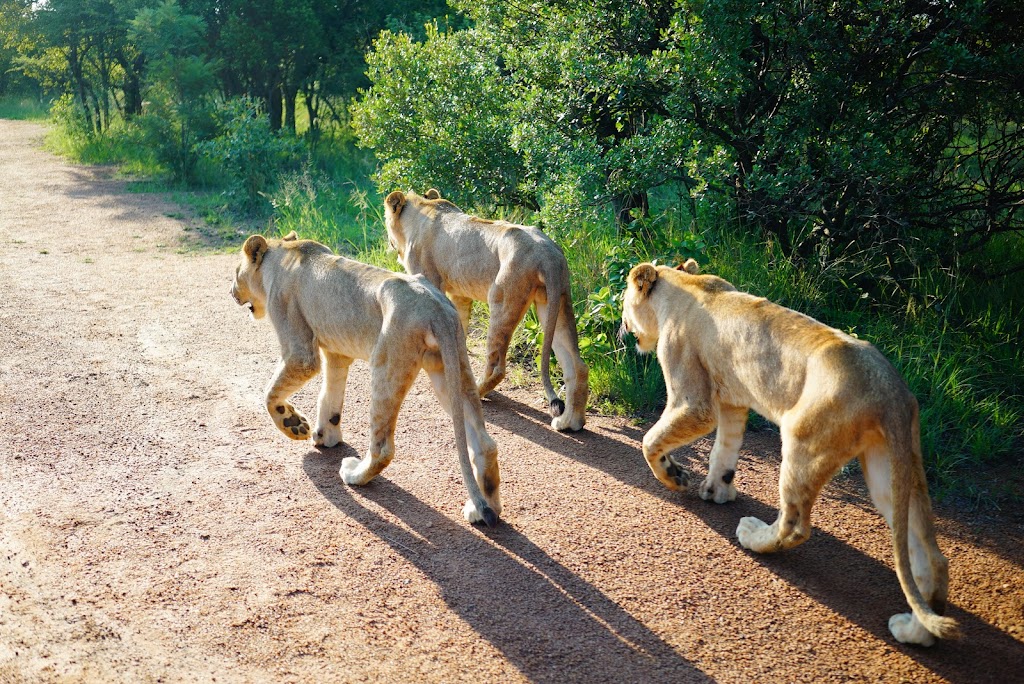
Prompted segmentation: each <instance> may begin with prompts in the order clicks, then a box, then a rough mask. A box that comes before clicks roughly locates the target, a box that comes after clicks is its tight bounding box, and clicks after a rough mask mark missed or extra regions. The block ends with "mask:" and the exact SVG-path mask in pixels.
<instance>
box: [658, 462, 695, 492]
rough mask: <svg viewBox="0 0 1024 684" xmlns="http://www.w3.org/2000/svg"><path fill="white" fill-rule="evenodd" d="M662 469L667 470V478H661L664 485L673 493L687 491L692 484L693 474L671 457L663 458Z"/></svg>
mask: <svg viewBox="0 0 1024 684" xmlns="http://www.w3.org/2000/svg"><path fill="white" fill-rule="evenodd" d="M661 467H662V468H664V469H665V477H664V478H659V479H660V480H661V481H662V483H663V484H664V485H665V486H666V487H668V488H669V489H671V490H673V491H678V490H680V489H685V488H686V486H687V485H689V484H690V477H691V473H690V471H689V470H687V469H686V468H684V467H683V466H681V465H680V464H679V463H678V462H676V460H675V459H673V458H672V457H671V456H662V457H661Z"/></svg>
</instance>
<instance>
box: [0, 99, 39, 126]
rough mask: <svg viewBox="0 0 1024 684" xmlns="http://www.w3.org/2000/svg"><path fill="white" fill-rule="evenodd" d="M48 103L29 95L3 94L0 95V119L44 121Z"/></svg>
mask: <svg viewBox="0 0 1024 684" xmlns="http://www.w3.org/2000/svg"><path fill="white" fill-rule="evenodd" d="M48 115H49V105H48V104H47V103H46V102H45V101H43V100H42V99H40V98H38V97H34V96H30V95H4V96H3V97H0V119H15V120H19V121H45V120H46V118H47V116H48Z"/></svg>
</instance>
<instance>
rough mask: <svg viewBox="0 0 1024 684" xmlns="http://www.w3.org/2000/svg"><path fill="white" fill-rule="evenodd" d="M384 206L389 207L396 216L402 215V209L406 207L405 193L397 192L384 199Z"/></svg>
mask: <svg viewBox="0 0 1024 684" xmlns="http://www.w3.org/2000/svg"><path fill="white" fill-rule="evenodd" d="M384 204H386V205H388V207H390V208H391V211H392V212H394V213H395V214H400V213H402V207H404V206H405V193H403V192H402V191H401V190H395V191H394V192H393V193H391V194H390V195H388V196H387V197H386V198H385V199H384Z"/></svg>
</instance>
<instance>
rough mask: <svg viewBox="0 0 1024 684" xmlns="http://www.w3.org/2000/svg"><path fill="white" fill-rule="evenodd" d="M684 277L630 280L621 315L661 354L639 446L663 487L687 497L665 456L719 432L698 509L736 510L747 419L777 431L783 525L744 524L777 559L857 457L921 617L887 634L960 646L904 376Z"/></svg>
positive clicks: (640, 273)
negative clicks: (656, 391)
mask: <svg viewBox="0 0 1024 684" xmlns="http://www.w3.org/2000/svg"><path fill="white" fill-rule="evenodd" d="M680 268H681V269H682V270H676V269H672V268H668V267H666V266H654V265H653V264H640V265H638V266H635V267H634V268H633V269H632V270H631V271H630V273H629V278H628V284H627V289H626V293H625V297H624V305H623V311H622V320H623V328H624V331H628V332H632V333H633V334H634V335H635V336H636V340H637V348H638V350H639V351H641V352H649V351H651V350H657V354H658V361H659V363H660V364H661V369H662V372H663V373H664V376H665V383H666V385H667V387H668V404H667V406H666V407H665V411H664V413H662V415H661V418H660V419H659V420H658V422H657V423H655V425H654V426H653V427H652V428H651V429H650V431H649V432H648V433H647V434H646V435H644V440H643V453H644V458H646V459H647V464H648V465H649V466H650V468H651V470H652V471H653V472H654V475H655V477H657V478H658V479H659V480H661V482H662V483H664V484H665V485H666V486H667V487H668V488H669V489H673V490H675V489H680V488H682V487H685V486H686V484H687V482H688V479H689V474H688V473H687V472H686V471H685V470H683V469H682V468H681V467H680V466H679V465H678V464H677V463H675V462H674V461H673V460H672V459H671V458H670V457H669V456H668V452H669V451H670V450H672V449H675V448H676V447H679V446H682V445H684V444H688V443H690V442H692V441H693V440H695V439H697V438H698V437H701V436H703V435H706V434H708V433H709V432H711V430H713V429H715V428H716V427H717V428H718V432H717V434H716V436H715V444H714V447H713V448H712V450H711V455H710V464H709V467H708V476H707V479H706V480H704V482H703V484H701V486H700V496H701V498H703V499H713V500H714V501H715V502H716V503H725V502H726V501H732V500H733V499H735V498H736V488H735V486H734V485H733V477H734V475H735V473H736V461H737V458H738V455H739V448H740V443H741V441H742V439H743V431H744V428H745V426H746V421H747V411H748V409H749V408H752V409H754V410H755V411H757V412H758V413H760V414H761V415H763V416H765V417H766V418H768V419H769V420H771V421H773V422H774V423H776V424H778V425H779V427H780V428H781V434H782V467H781V473H780V477H779V496H780V499H781V503H780V507H779V513H778V517H777V518H776V519H775V522H773V523H772V524H771V525H767V524H766V523H764V522H762V521H760V520H758V519H757V518H753V517H749V518H743V519H741V520H740V523H739V526H738V527H737V528H736V536H737V537H738V538H739V541H740V544H742V545H743V546H744V547H745V548H748V549H751V550H753V551H756V552H759V553H772V552H775V551H780V550H782V549H788V548H792V547H794V546H796V545H798V544H800V543H802V542H803V541H805V540H806V539H807V538H808V537H809V536H810V534H811V507H812V505H813V504H814V501H815V499H816V498H817V496H818V493H819V491H820V490H821V488H822V487H823V486H824V485H825V483H826V482H828V480H829V479H830V478H831V477H832V475H833V474H834V473H835V472H836V471H837V470H838V469H839V468H840V467H841V466H842V465H843V464H845V463H846V462H847V461H849V460H850V459H851V458H853V457H855V456H856V457H858V458H859V459H860V464H861V467H862V469H863V471H864V475H865V478H866V479H867V484H868V488H869V490H870V492H871V498H872V500H873V501H874V502H875V506H876V507H877V508H878V510H879V511H880V512H881V513H882V515H883V516H884V517H885V519H886V521H887V522H888V523H889V525H890V526H891V528H892V539H893V551H894V555H895V559H896V572H897V576H898V577H899V580H900V585H901V586H902V588H903V593H904V595H905V596H906V598H907V601H908V603H909V604H910V607H911V609H912V610H913V612H912V613H903V614H899V615H893V616H892V618H891V619H890V620H889V630H890V631H891V632H892V634H893V636H894V637H896V639H897V640H898V641H901V642H905V643H914V644H922V645H925V646H929V645H931V644H933V643H934V642H935V637H940V638H943V639H947V638H952V637H955V636H957V635H958V627H957V623H956V621H955V620H953V619H952V618H949V617H942V616H941V613H942V612H943V611H944V609H945V604H946V594H947V590H948V585H949V563H948V562H947V560H946V558H945V556H943V555H942V553H940V551H939V547H938V545H937V544H936V542H935V530H934V528H933V526H932V511H931V502H930V501H929V499H928V487H927V483H926V482H925V474H924V467H923V465H922V462H921V444H920V437H919V423H918V407H917V401H916V400H915V399H914V396H913V395H912V394H911V393H910V390H909V389H907V386H906V384H905V383H904V382H903V380H902V379H901V378H900V376H899V374H898V373H897V372H896V370H895V369H894V368H893V367H892V365H891V364H890V363H889V362H888V361H887V360H886V359H885V357H884V356H882V354H881V353H880V352H879V351H878V350H877V349H876V348H875V347H873V346H872V345H870V344H868V343H867V342H862V341H859V340H856V339H854V338H852V337H850V336H849V335H846V334H844V333H842V332H840V331H838V330H835V329H833V328H830V327H828V326H826V325H824V324H822V323H819V322H818V321H816V320H814V319H812V318H810V317H808V316H805V315H803V314H800V313H797V312H796V311H792V310H790V309H787V308H784V307H782V306H779V305H777V304H773V303H772V302H769V301H767V300H765V299H762V298H760V297H754V296H752V295H749V294H746V293H743V292H738V291H737V290H736V288H734V287H733V286H732V285H731V284H729V283H728V282H726V281H725V280H722V279H721V278H717V277H715V276H711V275H697V272H698V268H697V263H696V262H695V261H693V260H692V259H690V260H688V261H687V262H686V263H685V264H684V265H683V266H682V267H680Z"/></svg>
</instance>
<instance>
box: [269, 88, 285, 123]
mask: <svg viewBox="0 0 1024 684" xmlns="http://www.w3.org/2000/svg"><path fill="white" fill-rule="evenodd" d="M282 94H283V93H282V92H281V86H280V84H277V85H274V86H271V88H270V98H269V102H268V103H267V104H268V105H269V106H268V107H267V113H268V114H269V115H270V130H272V131H274V132H275V133H276V132H277V131H279V130H281V120H282V118H283V114H284V109H283V107H282V104H283V103H282Z"/></svg>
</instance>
